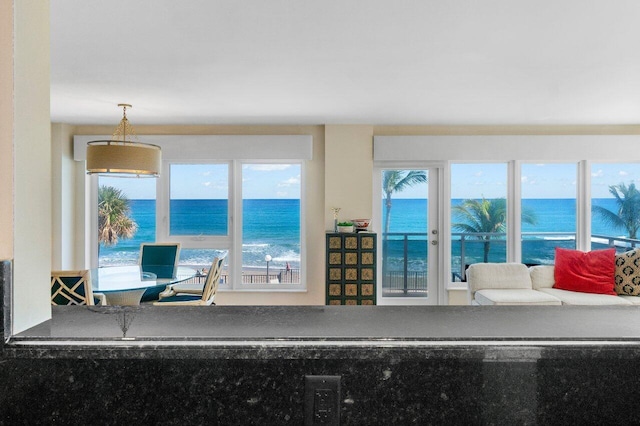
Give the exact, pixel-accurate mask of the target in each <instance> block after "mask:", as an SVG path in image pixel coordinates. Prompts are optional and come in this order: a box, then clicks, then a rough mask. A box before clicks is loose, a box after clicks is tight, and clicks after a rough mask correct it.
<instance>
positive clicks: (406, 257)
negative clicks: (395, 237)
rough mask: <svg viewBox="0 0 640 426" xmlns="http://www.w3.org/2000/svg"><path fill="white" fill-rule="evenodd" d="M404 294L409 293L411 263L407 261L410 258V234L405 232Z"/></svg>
mask: <svg viewBox="0 0 640 426" xmlns="http://www.w3.org/2000/svg"><path fill="white" fill-rule="evenodd" d="M403 249H404V271H403V272H404V294H407V293H408V288H407V272H408V270H409V265H408V263H407V259H408V258H409V236H408V235H406V234H405V236H404V247H403Z"/></svg>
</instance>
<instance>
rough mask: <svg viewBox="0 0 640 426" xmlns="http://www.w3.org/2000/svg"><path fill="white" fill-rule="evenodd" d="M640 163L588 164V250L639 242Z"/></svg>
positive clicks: (630, 244) (629, 246)
mask: <svg viewBox="0 0 640 426" xmlns="http://www.w3.org/2000/svg"><path fill="white" fill-rule="evenodd" d="M639 179H640V164H637V163H616V164H592V168H591V210H592V211H591V249H592V250H595V249H602V248H606V247H616V249H617V250H618V251H619V252H621V251H626V250H629V249H630V248H633V247H636V246H638V245H639V244H640V241H639V240H638V238H640V192H639V191H640V189H639V188H638V187H637V185H638V184H639V182H640V180H639Z"/></svg>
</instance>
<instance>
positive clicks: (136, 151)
mask: <svg viewBox="0 0 640 426" xmlns="http://www.w3.org/2000/svg"><path fill="white" fill-rule="evenodd" d="M118 106H119V107H121V108H122V120H120V123H119V124H118V127H117V128H116V130H115V132H114V133H113V135H112V136H111V140H97V141H91V142H87V174H100V175H107V176H121V177H158V176H160V166H161V164H162V153H161V150H160V147H159V146H157V145H152V144H146V143H140V142H138V141H137V139H138V137H137V135H136V133H135V132H134V130H133V127H131V124H129V120H128V119H127V108H131V105H129V104H118ZM131 137H133V138H134V139H135V141H132V140H131Z"/></svg>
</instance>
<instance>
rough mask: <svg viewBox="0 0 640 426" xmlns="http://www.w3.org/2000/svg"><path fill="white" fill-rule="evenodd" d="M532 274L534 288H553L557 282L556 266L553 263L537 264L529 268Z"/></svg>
mask: <svg viewBox="0 0 640 426" xmlns="http://www.w3.org/2000/svg"><path fill="white" fill-rule="evenodd" d="M529 273H530V274H531V285H532V286H533V289H534V290H540V289H541V288H552V287H553V285H554V284H555V283H556V280H555V278H554V273H555V268H554V266H553V265H536V266H532V267H530V268H529Z"/></svg>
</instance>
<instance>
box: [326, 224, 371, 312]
mask: <svg viewBox="0 0 640 426" xmlns="http://www.w3.org/2000/svg"><path fill="white" fill-rule="evenodd" d="M375 304H376V234H370V233H359V234H355V233H328V234H327V305H375Z"/></svg>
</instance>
